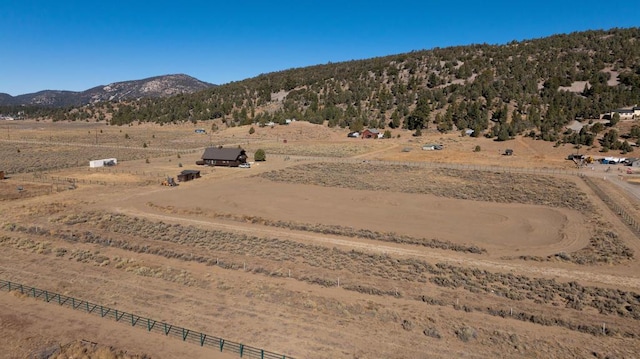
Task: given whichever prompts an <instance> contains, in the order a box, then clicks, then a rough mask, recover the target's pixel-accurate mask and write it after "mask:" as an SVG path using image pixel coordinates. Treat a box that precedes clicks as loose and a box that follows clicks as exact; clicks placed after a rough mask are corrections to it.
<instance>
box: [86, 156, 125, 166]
mask: <svg viewBox="0 0 640 359" xmlns="http://www.w3.org/2000/svg"><path fill="white" fill-rule="evenodd" d="M117 164H118V160H117V159H115V158H105V159H102V160H93V161H89V167H90V168H96V167H104V166H115V165H117Z"/></svg>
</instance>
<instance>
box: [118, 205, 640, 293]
mask: <svg viewBox="0 0 640 359" xmlns="http://www.w3.org/2000/svg"><path fill="white" fill-rule="evenodd" d="M114 211H115V212H116V213H121V214H126V215H133V216H139V217H145V218H148V219H155V220H161V221H168V222H176V223H190V224H193V225H197V226H204V227H209V228H215V229H223V230H227V231H233V232H242V233H246V234H247V235H255V236H262V237H264V236H273V237H275V238H281V239H290V240H294V241H301V242H304V243H310V242H311V243H317V244H321V245H332V246H340V247H343V248H350V249H357V250H360V251H364V252H377V253H382V254H393V255H400V256H409V257H417V258H421V259H424V260H427V261H435V262H444V263H448V264H454V265H457V266H461V267H479V268H483V269H487V270H495V271H503V272H505V271H506V272H516V273H519V274H525V275H530V276H538V277H540V276H543V277H556V278H560V279H563V280H568V281H573V280H578V281H583V282H598V283H602V284H606V285H616V286H624V287H628V288H635V289H640V278H636V277H627V276H617V275H610V274H604V273H598V272H597V270H598V267H593V270H591V271H588V270H576V269H564V268H553V267H549V266H548V263H546V266H545V267H537V266H535V265H532V263H525V262H523V263H507V262H498V261H495V260H489V259H478V258H473V257H471V256H464V255H460V254H457V253H447V254H444V253H440V251H438V250H434V249H421V250H418V249H410V248H407V246H403V245H402V246H401V245H390V244H384V245H383V244H379V243H376V242H375V241H370V240H365V239H340V238H336V237H332V236H320V235H312V234H306V233H300V232H296V231H292V230H288V229H286V230H285V229H268V228H260V229H257V228H253V227H249V226H243V225H236V224H228V223H220V222H215V221H206V220H198V219H191V218H184V217H179V216H170V215H166V214H158V213H149V212H143V211H140V210H138V209H134V208H128V209H123V208H115V209H114Z"/></svg>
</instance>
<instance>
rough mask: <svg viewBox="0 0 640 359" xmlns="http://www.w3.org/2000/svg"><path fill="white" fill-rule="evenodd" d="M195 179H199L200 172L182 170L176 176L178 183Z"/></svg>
mask: <svg viewBox="0 0 640 359" xmlns="http://www.w3.org/2000/svg"><path fill="white" fill-rule="evenodd" d="M196 178H200V171H198V170H184V171H182V172H180V174H179V175H178V182H186V181H191V180H194V179H196Z"/></svg>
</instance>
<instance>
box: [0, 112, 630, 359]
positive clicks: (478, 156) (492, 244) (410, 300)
mask: <svg viewBox="0 0 640 359" xmlns="http://www.w3.org/2000/svg"><path fill="white" fill-rule="evenodd" d="M28 125H29V124H23V126H26V127H24V131H22V130H20V129H19V128H12V129H11V131H12V132H11V136H12V137H13V136H16V138H20V139H21V140H24V141H30V140H34V139H35V140H38V139H43V138H42V137H43V136H46V133H47V131H40V132H42V133H39V132H38V130H34V129H29V128H28ZM31 125H34V126H35V125H36V124H31ZM49 125H51V126H50V127H47V129H48V131H50V132H51V133H55V134H52V135H50V136H58V138H59V139H60V140H61V141H62V140H63V139H69V138H77V139H81V138H83V137H86V136H87V135H89V134H93V138H94V140H95V133H96V131H97V133H98V135H100V134H101V133H100V132H99V130H100V129H103V132H102V133H108V134H111V135H110V136H111V137H108V139H109V141H111V143H110V146H113V148H114V150H115V148H117V146H119V145H121V144H123V143H126V141H128V140H130V139H131V138H134V139H136V140H143V141H147V140H148V141H150V143H151V145H150V146H151V147H152V148H155V147H157V148H159V149H160V150H159V151H158V152H157V153H158V156H155V157H150V158H149V159H148V161H147V159H146V158H144V157H141V158H138V159H135V158H131V159H130V160H125V161H123V162H122V163H119V164H118V166H115V167H113V168H108V169H100V170H89V169H88V168H87V166H86V165H84V164H83V165H82V166H80V165H79V166H78V167H71V168H66V169H64V170H58V171H53V170H50V171H49V172H48V173H47V176H48V177H47V176H43V177H44V178H50V177H52V176H58V177H63V178H64V177H71V178H76V179H78V180H84V181H91V182H86V183H82V182H79V185H78V188H77V189H73V190H64V191H61V192H57V191H51V193H44V192H43V193H41V194H38V195H37V196H32V197H23V198H14V197H9V196H8V195H7V196H5V197H3V199H4V201H0V213H2V216H1V220H0V248H2V254H0V258H2V260H1V261H0V263H1V264H0V277H1V278H2V279H5V280H12V281H15V282H20V283H25V284H27V285H31V286H35V287H39V288H43V289H47V290H51V291H56V292H59V293H62V294H64V295H69V296H74V297H78V298H83V299H86V300H90V301H92V302H95V303H101V304H104V305H108V306H111V307H114V308H118V309H120V310H124V311H127V312H132V313H136V314H139V315H144V316H148V317H151V318H157V319H159V320H163V321H166V322H169V323H175V324H176V325H180V326H184V327H189V328H193V329H194V330H198V331H202V332H205V333H209V334H212V335H217V336H221V337H223V338H227V339H229V340H234V341H237V342H242V343H246V344H248V345H252V346H254V347H262V348H265V349H268V350H271V351H275V352H279V353H283V354H286V355H287V356H292V357H296V358H358V357H384V358H414V357H416V358H417V357H430V358H431V357H433V358H448V357H468V358H475V357H515V358H517V357H543V356H544V357H587V356H593V357H605V356H607V355H608V356H611V357H621V358H625V357H626V358H632V357H635V356H636V354H637V352H638V351H640V346H639V345H638V337H640V331H638V325H637V324H638V321H639V320H640V315H638V313H640V295H639V294H638V293H639V292H640V276H639V275H638V274H637V273H639V272H638V269H640V268H639V266H638V261H637V255H638V253H639V252H640V243H639V242H638V239H637V238H636V237H635V236H634V235H633V234H632V233H631V232H630V231H629V230H628V228H627V227H625V226H624V225H622V223H620V220H619V218H618V217H616V214H614V213H612V212H611V211H610V210H609V209H608V208H607V207H606V206H605V205H604V204H603V203H602V202H601V201H600V200H599V199H598V197H597V196H596V195H595V194H594V193H593V192H592V191H591V190H590V189H589V187H588V186H586V185H585V183H584V182H582V180H581V179H580V178H578V177H576V176H550V175H541V174H535V173H527V174H524V173H516V172H513V173H509V172H505V171H495V170H494V171H469V170H462V169H451V168H438V167H437V166H425V167H421V166H416V165H415V164H414V165H411V166H407V165H403V164H379V163H375V162H371V160H375V159H384V160H390V161H394V162H397V161H412V162H421V161H422V162H426V161H429V162H438V161H449V160H451V161H452V162H458V163H470V164H482V165H491V166H503V167H512V168H516V167H518V166H526V167H530V168H531V167H535V166H539V168H544V167H546V168H549V169H567V168H570V166H569V165H568V164H567V162H566V161H564V158H565V157H566V154H564V151H565V150H566V149H562V148H559V149H558V148H553V147H552V146H553V144H550V143H543V142H539V141H531V140H529V139H519V140H517V141H512V142H509V143H508V145H509V146H512V147H513V148H514V149H515V153H516V156H513V157H509V158H507V156H502V155H501V153H500V152H501V151H499V150H504V149H503V148H498V146H500V147H504V146H505V144H496V143H495V142H493V141H489V140H486V139H471V138H462V137H458V136H441V135H438V134H429V135H428V136H427V137H426V138H424V139H423V140H424V142H438V141H439V140H440V139H442V140H443V142H445V141H446V142H445V144H446V147H445V150H444V151H422V150H420V149H419V148H418V143H417V142H415V139H414V138H411V137H410V135H409V134H408V133H406V132H398V133H399V134H400V133H401V134H402V136H401V137H400V138H397V137H396V136H395V135H396V134H395V133H394V139H392V140H389V141H383V140H376V141H373V140H371V141H367V140H360V139H357V140H355V141H354V140H352V139H347V138H345V137H346V135H345V132H344V131H340V129H328V128H325V127H317V126H314V125H310V124H292V125H290V126H276V127H274V128H256V131H255V133H254V134H253V135H255V136H249V135H248V127H236V128H230V129H228V130H224V131H219V132H216V133H215V134H212V136H211V138H209V136H207V135H208V134H207V135H198V134H194V133H193V129H194V127H196V128H197V127H200V126H197V125H191V124H190V125H176V126H169V127H170V128H166V127H165V128H163V126H157V127H153V126H151V125H141V126H131V127H123V128H112V127H109V126H106V127H104V128H99V127H93V126H96V125H95V124H89V125H85V124H68V126H66V125H65V124H55V125H54V124H47V126H49ZM56 125H59V126H56ZM90 125H91V126H90ZM103 126H104V125H103ZM58 127H60V128H58ZM58 130H59V132H58ZM92 130H93V131H94V132H90V131H92ZM120 130H122V131H123V132H120ZM315 130H317V131H315ZM125 131H126V133H127V134H128V135H129V138H128V139H126V138H125V136H124V133H125ZM34 133H36V134H37V136H36V135H34ZM38 133H39V134H38ZM74 136H75V137H74ZM199 136H200V137H199ZM44 139H45V140H46V138H44ZM181 139H184V141H183V142H181ZM284 139H287V142H286V143H285V142H284V141H283V140H284ZM106 140H107V138H105V141H106ZM83 141H86V142H87V143H86V144H87V145H89V144H90V143H89V142H90V140H89V139H84V140H83ZM210 142H215V143H220V144H224V143H226V144H233V146H237V145H238V144H242V145H243V146H244V147H245V148H248V149H249V150H250V151H253V150H255V149H257V148H264V149H268V150H267V161H266V162H264V163H254V165H253V166H252V167H251V168H250V169H240V168H202V167H195V166H194V162H195V160H197V159H198V158H199V155H200V153H201V152H200V151H201V148H202V147H204V146H206V145H207V144H208V143H210ZM175 143H181V145H179V146H176V148H182V149H184V150H185V152H182V153H181V154H180V156H178V154H177V153H176V152H168V153H166V152H163V151H164V149H167V150H171V149H172V146H173V144H175ZM476 143H477V144H480V145H481V146H482V148H483V151H481V152H480V153H473V152H472V150H473V147H474V146H475V145H476ZM305 144H306V145H307V147H306V148H305ZM32 145H33V146H35V147H34V148H33V151H34V152H35V151H36V150H37V148H36V147H37V146H36V145H35V144H32ZM140 145H142V144H140ZM147 145H148V146H149V144H148V143H147ZM30 146H31V145H30ZM41 146H43V147H42V151H44V149H46V145H45V144H42V145H41ZM407 146H416V148H415V149H414V150H412V151H410V152H401V149H402V148H403V147H407ZM194 149H195V151H194ZM485 149H486V150H485ZM29 151H31V150H29ZM305 151H306V152H305ZM21 152H22V151H21ZM16 153H17V152H16ZM51 153H53V154H56V153H57V154H60V152H56V151H53V152H51ZM274 153H278V154H279V155H278V156H270V155H272V154H274ZM107 154H108V153H107ZM561 154H562V156H561V157H559V158H556V157H558V156H560V155H561ZM289 156H290V158H289ZM299 156H305V157H309V156H319V157H332V158H335V159H336V160H335V161H329V162H327V161H323V160H321V159H314V158H307V159H305V160H303V161H299V160H298V158H299ZM105 157H111V156H105ZM58 158H62V157H60V156H58ZM355 158H357V159H358V160H355ZM3 160H4V157H3ZM10 160H11V159H9V161H10ZM54 161H60V160H54ZM83 161H84V160H83ZM362 161H369V162H364V163H363V162H362ZM83 163H84V162H83ZM179 164H182V165H183V166H180V165H179ZM184 168H198V169H201V170H202V171H203V176H202V178H200V179H197V180H195V181H192V182H186V183H181V184H180V186H178V187H174V188H168V187H162V186H160V185H159V180H161V179H162V178H163V177H164V176H167V175H175V174H176V173H178V172H179V171H180V170H182V169H184ZM0 170H1V168H0ZM22 176H24V175H22V174H20V175H16V176H13V178H10V179H8V180H5V181H3V182H1V183H0V184H1V185H6V186H7V187H6V193H7V194H9V193H10V192H12V191H16V190H15V188H16V185H18V184H19V183H20V181H18V180H19V179H20V178H24V177H22ZM26 176H29V174H27V175H26ZM10 177H11V176H10ZM101 182H104V183H105V184H100V183H101ZM25 183H26V182H25ZM96 183H99V184H96ZM43 185H45V186H49V187H48V188H51V187H50V186H51V184H46V183H45V184H43ZM598 185H600V186H606V185H607V183H606V182H604V181H602V182H598ZM43 188H44V187H43ZM617 190H618V189H617V188H616V190H613V191H609V192H607V193H610V194H611V196H620V195H621V194H620V193H618V192H616V191H617ZM1 193H3V194H4V193H5V192H1ZM25 193H26V191H25ZM624 205H625V208H627V207H628V208H630V209H632V208H634V207H633V203H632V202H630V201H628V200H627V202H625V204H624ZM630 212H631V210H630ZM633 213H636V212H633ZM0 301H2V302H3V303H4V304H5V305H3V306H2V307H3V308H5V309H0V318H2V320H3V322H2V323H3V328H8V329H6V330H5V332H6V333H5V334H8V336H5V337H4V338H2V339H0V347H1V348H3V349H4V350H5V351H6V352H9V353H11V354H10V355H11V356H10V357H24V356H25V355H28V354H29V353H32V352H34V350H42V349H43V348H44V349H46V348H47V346H50V345H52V343H61V344H66V343H70V342H72V341H74V340H82V339H85V340H88V341H91V342H97V343H101V344H105V345H109V346H115V347H116V348H119V349H121V350H127V351H128V352H131V353H144V354H148V355H150V356H151V357H153V358H156V357H157V358H162V357H165V358H170V357H171V358H173V357H194V358H195V357H212V356H214V355H217V354H218V353H216V352H215V351H211V350H207V351H201V348H199V347H198V346H197V345H193V344H189V343H183V342H181V341H180V340H175V339H171V340H168V339H166V338H164V337H163V336H161V335H160V336H158V335H157V334H153V333H146V332H145V331H144V330H142V331H141V330H139V329H135V328H128V327H127V326H126V325H122V324H119V323H111V322H109V321H106V322H105V320H106V319H103V318H99V317H93V316H89V317H87V316H86V314H85V313H82V312H75V311H71V310H69V309H65V308H59V307H56V305H55V304H47V303H41V302H37V301H34V300H33V299H28V298H18V297H15V295H13V294H7V293H6V292H3V293H0ZM50 317H52V318H54V319H55V322H51V324H48V323H50V322H49V321H48V320H49V319H47V318H50ZM51 320H53V319H51ZM603 323H604V326H603ZM4 324H6V325H4ZM54 327H56V328H61V329H63V330H57V331H56V332H54V331H53V330H52V328H54ZM25 348H26V349H25ZM225 358H226V357H225Z"/></svg>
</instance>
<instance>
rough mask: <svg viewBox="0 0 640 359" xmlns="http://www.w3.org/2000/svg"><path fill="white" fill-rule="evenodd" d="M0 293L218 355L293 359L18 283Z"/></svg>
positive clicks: (3, 285) (1, 284) (0, 283)
mask: <svg viewBox="0 0 640 359" xmlns="http://www.w3.org/2000/svg"><path fill="white" fill-rule="evenodd" d="M0 290H4V291H7V292H10V291H16V292H20V293H21V294H23V295H26V296H28V297H33V298H37V299H41V300H43V301H45V302H47V303H55V304H58V305H61V306H64V307H67V308H71V309H75V310H80V311H83V312H86V313H88V314H93V315H99V316H100V317H102V318H107V319H113V320H115V321H116V322H120V323H123V324H128V325H131V326H132V327H138V328H142V329H145V330H147V331H148V332H154V333H158V334H163V335H165V336H167V337H169V336H170V337H174V338H177V339H180V340H182V341H184V342H188V343H192V344H196V345H199V346H201V347H207V348H211V349H215V350H219V351H220V352H228V353H232V354H238V355H239V356H240V357H241V358H249V359H293V358H292V357H290V356H286V355H283V354H277V353H273V352H270V351H266V350H264V349H260V348H255V347H252V346H249V345H245V344H242V343H237V342H234V341H231V340H225V339H223V338H219V337H216V336H213V335H209V334H205V333H201V332H197V331H194V330H190V329H187V328H183V327H179V326H176V325H173V324H169V323H165V322H161V321H157V320H154V319H151V318H145V317H141V316H139V315H136V314H132V313H127V312H123V311H120V310H117V309H114V308H110V307H105V306H103V305H100V304H94V303H91V302H88V301H86V300H82V299H77V298H73V297H67V296H65V295H62V294H59V293H54V292H49V291H46V290H42V289H38V288H34V287H30V286H26V285H23V284H20V283H15V282H10V281H6V280H0Z"/></svg>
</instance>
